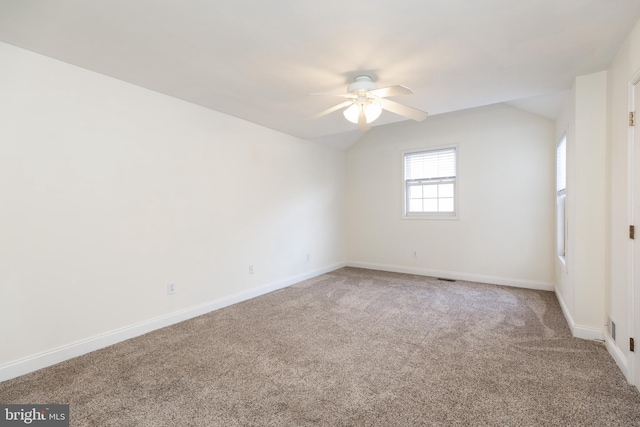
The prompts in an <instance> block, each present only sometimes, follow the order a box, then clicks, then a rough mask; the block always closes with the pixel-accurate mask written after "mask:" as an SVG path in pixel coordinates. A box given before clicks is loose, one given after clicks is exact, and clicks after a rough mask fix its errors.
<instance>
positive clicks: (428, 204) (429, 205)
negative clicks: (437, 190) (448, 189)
mask: <svg viewBox="0 0 640 427" xmlns="http://www.w3.org/2000/svg"><path fill="white" fill-rule="evenodd" d="M424 211H425V212H438V199H425V200H424Z"/></svg>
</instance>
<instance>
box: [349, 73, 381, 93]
mask: <svg viewBox="0 0 640 427" xmlns="http://www.w3.org/2000/svg"><path fill="white" fill-rule="evenodd" d="M377 88H378V86H376V84H375V83H373V82H372V81H371V77H369V76H358V77H356V78H355V79H353V83H351V84H350V85H349V87H348V88H347V92H349V93H353V92H362V91H367V90H374V89H377Z"/></svg>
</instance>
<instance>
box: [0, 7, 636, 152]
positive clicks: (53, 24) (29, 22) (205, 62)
mask: <svg viewBox="0 0 640 427" xmlns="http://www.w3.org/2000/svg"><path fill="white" fill-rule="evenodd" d="M639 15H640V1H638V0H395V1H390V0H367V1H363V0H362V1H360V0H358V1H355V0H323V1H312V0H270V1H261V0H181V1H175V0H1V1H0V41H3V42H6V43H9V44H12V45H15V46H18V47H22V48H25V49H28V50H31V51H34V52H38V53H41V54H44V55H47V56H49V57H52V58H56V59H59V60H62V61H65V62H68V63H70V64H74V65H77V66H80V67H83V68H86V69H88V70H92V71H96V72H99V73H102V74H105V75H108V76H112V77H115V78H118V79H121V80H124V81H127V82H131V83H133V84H136V85H139V86H142V87H145V88H148V89H151V90H154V91H157V92H161V93H164V94H167V95H171V96H174V97H176V98H180V99H184V100H187V101H190V102H193V103H196V104H199V105H203V106H205V107H208V108H211V109H214V110H217V111H221V112H224V113H227V114H230V115H233V116H236V117H240V118H243V119H246V120H248V121H251V122H254V123H257V124H260V125H263V126H266V127H268V128H272V129H276V130H279V131H282V132H284V133H287V134H290V135H294V136H297V137H301V138H306V139H311V140H315V141H318V142H322V143H325V144H329V145H334V146H338V147H341V148H345V147H348V146H349V145H350V144H351V143H353V142H354V141H355V140H356V139H357V138H359V137H360V136H361V132H359V131H357V128H356V125H354V124H352V123H349V122H347V121H346V120H345V119H344V117H342V115H341V114H340V113H339V112H336V113H333V114H332V115H329V116H325V117H322V118H320V119H317V120H313V121H309V120H307V118H308V117H310V116H312V115H314V114H315V113H318V112H320V111H322V110H324V109H326V108H329V107H331V106H332V105H334V104H337V103H339V102H340V99H339V98H332V97H324V96H314V97H312V96H308V94H309V93H311V92H329V93H343V92H345V90H346V86H347V85H348V84H349V83H350V82H351V81H352V80H353V78H354V77H355V76H357V75H359V74H369V75H371V76H372V77H373V79H374V81H375V82H376V83H377V84H378V86H380V87H383V86H391V85H396V84H402V85H405V86H408V87H410V88H411V89H412V90H413V91H414V92H415V93H414V95H405V96H403V97H402V98H400V97H398V98H393V99H394V100H396V101H399V102H402V103H405V104H407V105H410V106H413V107H416V108H419V109H422V110H425V111H428V112H429V113H430V114H432V115H433V114H441V113H446V112H451V111H456V110H460V109H465V108H471V107H476V106H482V105H488V104H493V103H498V102H511V103H512V104H513V105H516V106H518V107H519V108H525V109H532V110H533V111H536V112H538V113H539V114H546V115H549V116H553V107H554V106H556V107H557V105H558V102H559V100H560V99H561V98H562V96H561V95H562V93H563V92H562V91H566V90H567V89H569V88H570V87H571V83H572V80H573V78H574V77H575V76H577V75H582V74H587V73H591V72H596V71H601V70H604V69H606V68H607V66H608V65H609V63H610V61H611V60H612V58H613V56H614V55H615V53H616V51H617V50H618V48H619V47H620V44H621V43H622V41H623V40H624V39H625V37H626V35H627V33H628V32H629V30H630V29H631V28H632V26H633V24H634V23H635V21H636V20H637V19H638V17H639ZM399 120H404V119H403V118H402V117H400V116H397V115H395V114H393V113H390V112H384V113H383V114H382V116H381V117H380V119H378V120H377V121H376V122H375V123H374V125H382V124H386V123H392V122H396V121H399ZM427 120H428V119H427Z"/></svg>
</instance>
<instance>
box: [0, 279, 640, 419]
mask: <svg viewBox="0 0 640 427" xmlns="http://www.w3.org/2000/svg"><path fill="white" fill-rule="evenodd" d="M0 402H2V403H70V405H71V407H70V408H71V425H73V426H119V427H121V426H127V427H130V426H153V427H158V426H281V425H282V426H305V425H323V426H418V425H427V426H457V425H459V426H463V425H464V426H467V425H482V426H633V425H638V426H640V395H639V394H638V393H637V391H636V390H635V388H633V387H631V386H629V385H628V384H627V383H626V381H625V379H624V377H623V376H622V374H621V372H620V371H619V369H618V368H617V367H616V365H615V363H614V362H613V360H612V359H611V357H610V356H609V355H608V353H607V351H606V349H605V348H604V346H603V345H602V344H599V343H597V342H591V341H584V340H580V339H575V338H572V337H571V334H570V331H569V329H568V327H567V325H566V322H565V320H564V317H563V316H562V313H561V311H560V307H559V305H558V302H557V300H556V298H555V295H554V294H553V293H551V292H542V291H531V290H524V289H516V288H508V287H500V286H493V285H485V284H477V283H470V282H454V283H452V282H446V281H439V280H436V279H434V278H428V277H419V276H411V275H403V274H395V273H382V272H374V271H368V270H361V269H354V268H344V269H341V270H338V271H335V272H333V273H329V274H325V275H323V276H320V277H317V278H315V279H312V280H308V281H305V282H302V283H299V284H297V285H294V286H292V287H289V288H286V289H283V290H280V291H277V292H273V293H271V294H268V295H265V296H262V297H259V298H256V299H254V300H251V301H247V302H244V303H240V304H236V305H234V306H232V307H228V308H225V309H222V310H218V311H216V312H213V313H210V314H207V315H204V316H201V317H198V318H195V319H192V320H189V321H186V322H183V323H180V324H177V325H174V326H171V327H168V328H165V329H162V330H159V331H155V332H152V333H149V334H147V335H144V336H141V337H138V338H135V339H132V340H129V341H126V342H123V343H120V344H117V345H114V346H112V347H109V348H106V349H103V350H100V351H96V352H94V353H91V354H88V355H85V356H82V357H79V358H76V359H73V360H69V361H67V362H64V363H61V364H59V365H56V366H53V367H50V368H47V369H43V370H41V371H38V372H34V373H32V374H29V375H25V376H23V377H19V378H16V379H14V380H10V381H6V382H4V383H0Z"/></svg>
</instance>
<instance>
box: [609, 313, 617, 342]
mask: <svg viewBox="0 0 640 427" xmlns="http://www.w3.org/2000/svg"><path fill="white" fill-rule="evenodd" d="M607 332H608V333H609V336H610V337H611V338H612V339H613V340H614V341H615V340H616V322H615V321H614V320H613V319H612V318H611V317H609V320H608V322H607Z"/></svg>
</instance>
